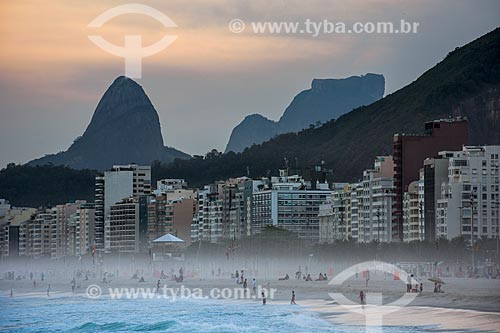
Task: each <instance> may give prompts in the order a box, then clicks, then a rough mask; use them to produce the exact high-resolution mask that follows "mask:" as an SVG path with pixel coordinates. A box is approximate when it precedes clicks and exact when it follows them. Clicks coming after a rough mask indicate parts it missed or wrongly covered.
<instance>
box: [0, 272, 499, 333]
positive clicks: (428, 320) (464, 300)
mask: <svg viewBox="0 0 500 333" xmlns="http://www.w3.org/2000/svg"><path fill="white" fill-rule="evenodd" d="M62 281H64V282H62ZM156 281H157V279H153V278H152V277H150V278H149V279H147V280H146V282H145V283H139V282H138V281H136V280H131V279H127V278H115V279H114V280H113V281H111V283H107V284H101V283H99V281H97V280H96V279H89V280H79V284H81V286H80V288H78V289H77V290H76V291H75V292H74V293H73V292H72V291H71V286H70V283H69V281H65V280H60V279H59V280H51V279H49V280H46V281H44V282H40V281H37V287H36V288H33V286H32V281H30V280H20V281H12V280H0V293H1V294H2V295H3V296H5V297H9V294H10V289H13V290H14V297H16V294H17V295H19V296H21V297H23V296H24V297H37V298H44V297H47V296H46V290H47V285H48V283H50V284H51V296H52V297H53V298H59V297H74V296H79V297H82V298H87V297H86V293H85V292H86V288H87V287H88V286H89V285H93V284H97V285H100V287H102V289H103V291H104V292H103V295H106V294H108V291H109V289H108V288H154V286H155V282H156ZM446 281H447V284H446V285H445V293H442V294H434V293H432V291H431V290H432V286H433V285H432V284H431V283H430V282H424V292H423V293H422V294H418V295H417V297H416V298H415V299H414V300H413V301H412V302H411V303H410V304H409V305H408V306H406V307H403V308H400V309H398V311H396V312H393V313H391V314H388V315H385V316H383V325H384V326H406V327H412V326H415V327H416V326H418V327H427V328H428V327H430V328H431V329H434V327H435V329H436V330H441V329H444V330H446V329H448V330H472V331H489V332H500V280H488V279H446ZM161 283H162V284H166V285H167V286H168V288H174V289H175V288H180V287H181V286H184V287H186V288H191V289H194V288H200V289H201V290H203V293H204V295H208V292H209V290H210V289H212V288H220V289H222V288H241V285H237V284H236V283H235V281H234V280H231V279H227V278H218V279H210V278H207V279H202V278H187V279H185V280H184V281H183V282H182V283H176V282H175V281H170V280H161ZM258 284H259V285H260V286H261V287H263V288H275V289H276V294H275V297H274V299H268V304H270V305H272V304H276V305H289V304H290V295H291V291H292V290H294V291H295V293H296V295H297V298H296V301H297V305H299V306H300V309H305V310H306V311H311V312H312V313H314V315H317V316H318V317H319V318H322V319H324V320H325V321H327V322H329V323H331V324H333V325H339V324H343V325H353V326H359V325H361V326H364V325H365V319H364V316H363V315H360V314H356V313H352V312H350V311H349V309H348V308H347V309H346V308H345V307H343V306H340V305H338V304H336V303H335V301H334V300H333V299H330V298H329V296H328V293H329V292H339V293H342V294H344V295H346V297H347V298H349V299H351V300H353V301H354V302H356V299H357V295H359V290H364V291H365V292H368V293H382V294H383V296H384V302H383V303H384V304H387V303H388V302H391V301H392V300H394V299H398V298H399V297H401V295H402V294H404V290H403V289H404V288H405V285H404V284H402V283H401V281H393V280H389V279H384V278H381V277H376V276H375V277H374V279H373V280H372V281H370V286H368V287H367V286H365V282H364V281H363V280H361V279H358V280H356V279H352V280H348V281H346V282H345V284H344V285H342V286H339V287H335V288H334V287H333V286H330V285H328V283H327V282H319V281H318V282H316V281H313V282H304V281H300V280H288V281H277V280H275V279H273V280H271V279H258ZM212 300H223V301H228V299H216V298H213V299H212ZM166 301H167V302H171V301H172V300H168V299H166ZM230 301H238V302H252V303H258V302H261V301H260V299H259V298H256V299H240V300H237V299H230ZM354 307H359V306H358V305H355V306H354ZM298 309H299V308H298Z"/></svg>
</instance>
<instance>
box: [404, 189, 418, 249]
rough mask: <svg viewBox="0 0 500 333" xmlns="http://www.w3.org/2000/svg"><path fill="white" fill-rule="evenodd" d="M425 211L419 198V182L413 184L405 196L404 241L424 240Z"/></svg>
mask: <svg viewBox="0 0 500 333" xmlns="http://www.w3.org/2000/svg"><path fill="white" fill-rule="evenodd" d="M422 216H423V209H422V207H421V201H420V196H419V182H418V181H414V182H411V183H410V185H409V186H408V191H407V192H405V194H404V196H403V240H404V241H405V242H414V241H421V240H423V218H422Z"/></svg>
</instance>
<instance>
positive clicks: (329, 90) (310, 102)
mask: <svg viewBox="0 0 500 333" xmlns="http://www.w3.org/2000/svg"><path fill="white" fill-rule="evenodd" d="M384 90H385V79H384V77H383V76H382V75H379V74H372V73H368V74H366V75H363V76H351V77H348V78H345V79H314V80H313V81H312V84H311V89H308V90H304V91H302V92H300V93H299V94H298V95H297V96H295V98H294V99H293V101H292V102H291V104H290V105H289V106H288V107H287V108H286V110H285V112H284V113H283V115H282V116H281V118H280V119H279V120H278V121H273V120H270V119H267V118H266V117H264V116H262V115H260V114H252V115H249V116H247V117H245V119H243V121H242V122H241V123H240V124H239V125H238V126H236V127H235V128H234V129H233V131H232V132H231V136H230V138H229V142H228V143H227V146H226V150H225V152H229V151H233V152H241V151H243V150H244V149H245V148H247V147H251V146H252V145H254V144H260V143H262V142H264V141H267V140H269V139H271V138H273V137H275V136H276V135H279V134H284V133H290V132H298V131H301V130H303V129H305V128H308V127H309V126H311V125H313V126H316V125H317V124H321V123H324V122H327V121H329V120H331V119H335V118H338V117H340V116H341V115H343V114H345V113H347V112H349V111H351V110H352V109H355V108H357V107H360V106H362V105H368V104H371V103H373V102H375V101H377V100H379V99H380V98H382V97H383V96H384Z"/></svg>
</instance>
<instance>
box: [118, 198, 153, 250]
mask: <svg viewBox="0 0 500 333" xmlns="http://www.w3.org/2000/svg"><path fill="white" fill-rule="evenodd" d="M149 200H150V197H149V196H140V197H137V196H135V197H129V198H126V199H122V200H121V201H120V202H117V203H115V204H112V205H111V206H110V209H109V231H110V232H109V251H110V252H111V253H140V252H141V253H147V251H148V241H147V224H148V217H147V215H148V210H147V207H148V204H149Z"/></svg>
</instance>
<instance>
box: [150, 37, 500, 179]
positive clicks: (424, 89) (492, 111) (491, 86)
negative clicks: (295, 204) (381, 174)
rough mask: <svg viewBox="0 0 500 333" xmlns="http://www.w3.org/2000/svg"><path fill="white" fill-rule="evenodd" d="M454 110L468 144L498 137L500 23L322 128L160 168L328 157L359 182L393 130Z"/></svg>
mask: <svg viewBox="0 0 500 333" xmlns="http://www.w3.org/2000/svg"><path fill="white" fill-rule="evenodd" d="M457 116H465V117H467V118H468V125H469V144H500V28H497V29H495V30H493V31H491V32H489V33H488V34H486V35H484V36H482V37H480V38H478V39H476V40H474V41H472V42H470V43H469V44H467V45H464V46H462V47H457V48H456V49H455V50H453V51H451V52H449V54H448V55H446V56H445V57H444V59H443V60H442V61H441V62H439V63H438V64H437V65H436V66H434V67H433V68H431V69H429V70H427V71H426V72H425V73H423V74H422V75H421V76H420V77H419V78H418V79H416V80H415V81H414V82H412V83H410V84H409V85H407V86H405V87H403V88H401V89H400V90H398V91H396V92H394V93H392V94H390V95H387V96H385V97H384V98H382V99H381V100H378V101H376V102H374V103H372V104H370V105H367V106H363V107H359V108H357V109H355V110H353V111H351V112H349V113H346V114H344V115H342V116H340V117H339V118H338V119H335V120H331V121H329V122H327V123H326V124H324V125H323V126H321V127H319V128H314V129H306V130H303V131H301V132H298V133H288V134H282V135H279V136H277V137H274V138H272V139H271V140H269V141H267V142H264V143H262V144H261V145H254V146H252V147H250V148H248V149H246V150H245V151H243V152H242V153H233V152H229V153H226V154H213V153H210V154H208V155H207V156H205V157H204V158H201V157H197V158H194V159H190V160H176V161H174V163H173V164H170V165H164V166H162V167H158V168H157V170H156V171H155V173H156V174H158V176H159V177H161V176H164V175H168V176H169V177H178V178H184V179H186V180H187V181H189V182H190V184H192V185H194V186H195V185H198V184H204V183H205V184H206V183H208V182H210V181H213V180H217V179H225V178H228V177H235V176H241V175H249V176H251V177H257V176H262V175H267V174H269V173H271V174H276V173H277V172H278V169H279V168H283V167H284V166H285V163H284V160H285V159H286V160H288V161H295V163H294V164H296V165H298V166H299V167H301V168H306V167H311V166H313V165H317V164H319V163H320V162H321V161H324V163H325V165H326V166H327V167H328V168H331V169H333V178H334V179H335V180H338V181H358V180H359V179H360V178H361V177H362V174H363V170H365V169H367V168H370V167H372V166H373V160H374V158H375V157H376V156H377V155H386V154H392V150H393V135H394V134H396V133H406V134H409V133H412V134H413V133H414V134H424V132H425V130H424V123H425V122H427V121H432V120H436V119H441V118H448V117H457Z"/></svg>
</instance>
